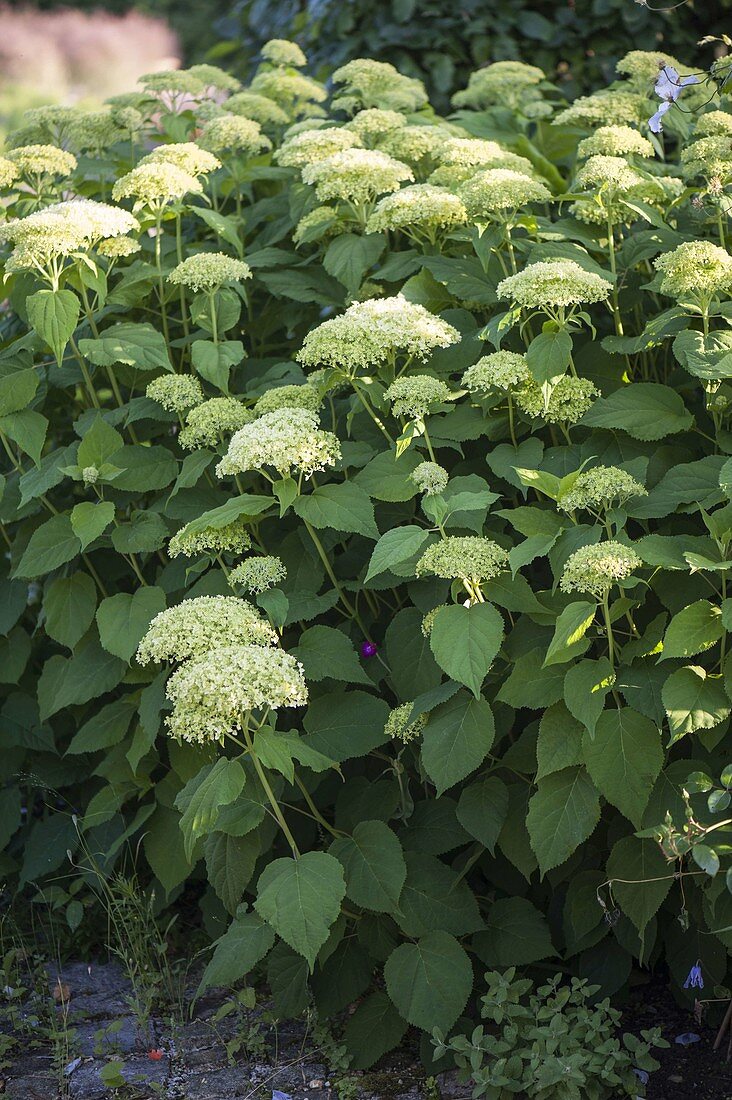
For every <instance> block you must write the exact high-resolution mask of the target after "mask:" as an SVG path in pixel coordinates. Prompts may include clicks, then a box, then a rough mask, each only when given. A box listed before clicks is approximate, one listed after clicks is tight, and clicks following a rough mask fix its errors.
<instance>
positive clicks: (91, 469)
mask: <svg viewBox="0 0 732 1100" xmlns="http://www.w3.org/2000/svg"><path fill="white" fill-rule="evenodd" d="M81 480H82V481H83V482H84V484H85V485H96V483H97V482H98V481H99V468H98V467H97V466H85V467H84V469H83V470H82V471H81Z"/></svg>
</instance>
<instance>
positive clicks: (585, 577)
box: [559, 541, 643, 600]
mask: <svg viewBox="0 0 732 1100" xmlns="http://www.w3.org/2000/svg"><path fill="white" fill-rule="evenodd" d="M642 565H643V562H642V560H641V559H640V558H639V557H638V555H637V554H636V552H635V550H633V549H632V548H631V547H630V546H624V545H623V543H621V542H612V541H611V542H598V543H595V544H594V545H592V546H582V547H580V549H579V550H575V552H574V553H573V554H572V555H571V557H570V558H569V560H568V561H567V564H566V565H565V567H564V571H563V573H562V578H561V580H560V582H559V587H560V588H561V590H562V592H567V593H569V592H586V593H587V594H588V595H591V596H594V597H595V599H598V600H601V599H604V598H605V596H606V595H607V594H608V592H609V591H610V589H611V588H612V586H613V585H614V584H617V582H618V581H624V580H626V579H627V578H628V577H629V576H630V575H631V574H632V573H633V572H634V571H635V570H636V569H639V568H640V567H641V566H642Z"/></svg>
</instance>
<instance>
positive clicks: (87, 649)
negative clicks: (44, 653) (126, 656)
mask: <svg viewBox="0 0 732 1100" xmlns="http://www.w3.org/2000/svg"><path fill="white" fill-rule="evenodd" d="M125 671H126V669H125V665H124V664H123V662H122V661H120V660H119V659H118V658H117V657H114V656H113V655H112V654H111V653H107V651H106V650H104V649H102V647H101V646H100V644H99V639H98V638H97V636H96V632H95V631H94V630H93V629H92V630H90V631H89V632H88V633H87V634H86V635H85V636H84V638H83V639H82V640H81V641H80V642H79V644H78V646H77V647H76V649H75V651H74V655H73V657H61V656H55V657H51V658H50V660H48V661H46V663H45V665H44V666H43V671H42V672H41V676H40V679H39V681H38V704H39V707H40V713H41V720H42V721H45V720H46V719H47V718H50V717H51V715H52V714H56V713H57V712H58V711H60V710H63V708H64V707H69V706H73V705H74V704H76V703H86V702H88V701H89V700H90V699H97V698H99V696H100V695H104V694H105V692H107V691H111V690H112V688H115V687H116V686H117V684H118V683H119V682H120V680H121V679H122V677H123V676H124V674H125Z"/></svg>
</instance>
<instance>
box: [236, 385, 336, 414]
mask: <svg viewBox="0 0 732 1100" xmlns="http://www.w3.org/2000/svg"><path fill="white" fill-rule="evenodd" d="M322 404H323V401H322V398H321V396H320V394H319V393H318V391H317V390H316V389H315V387H314V386H311V385H304V386H298V385H289V386H273V387H272V389H270V390H267V391H266V392H265V393H263V394H262V396H261V397H260V398H258V399H257V402H256V404H255V406H254V408H253V410H252V411H253V413H254V415H255V416H264V414H265V413H269V412H274V411H275V409H285V408H287V409H309V410H310V412H313V413H314V412H317V410H318V409H319V408H320V406H321V405H322Z"/></svg>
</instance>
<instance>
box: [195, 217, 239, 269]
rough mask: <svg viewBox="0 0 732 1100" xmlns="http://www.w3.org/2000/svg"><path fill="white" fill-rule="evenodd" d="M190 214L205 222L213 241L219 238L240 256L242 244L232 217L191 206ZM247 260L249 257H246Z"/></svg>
mask: <svg viewBox="0 0 732 1100" xmlns="http://www.w3.org/2000/svg"><path fill="white" fill-rule="evenodd" d="M191 213H193V214H195V215H196V217H197V218H200V219H201V221H203V222H205V223H206V225H207V226H208V227H209V229H212V230H213V233H214V239H216V238H218V237H220V238H221V240H222V241H226V243H227V244H230V245H231V246H232V248H234V249H235V250H236V253H237V255H238V256H241V255H242V243H241V237H240V236H239V232H238V228H237V222H236V220H235V219H234V218H233V217H227V216H226V215H225V214H219V212H218V211H217V210H210V209H209V208H208V207H207V206H193V207H191ZM247 259H249V257H247Z"/></svg>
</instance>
